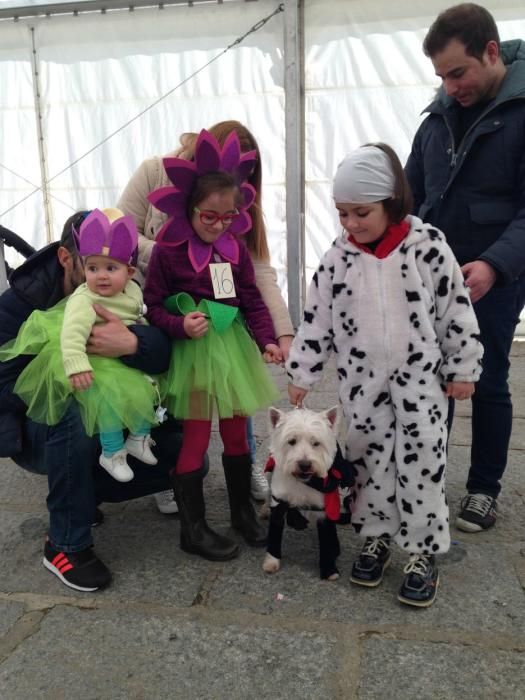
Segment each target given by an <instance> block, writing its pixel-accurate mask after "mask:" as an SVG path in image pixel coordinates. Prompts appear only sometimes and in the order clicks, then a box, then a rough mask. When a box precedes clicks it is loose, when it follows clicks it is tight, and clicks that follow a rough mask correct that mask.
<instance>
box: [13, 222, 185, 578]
mask: <svg viewBox="0 0 525 700" xmlns="http://www.w3.org/2000/svg"><path fill="white" fill-rule="evenodd" d="M86 213H87V212H79V213H78V214H76V215H74V216H73V217H71V218H70V219H69V220H68V222H66V225H65V227H64V235H63V238H62V240H61V242H60V243H52V244H51V245H48V246H47V247H45V248H43V249H42V250H40V251H39V252H37V253H36V254H35V255H33V256H32V257H31V258H29V259H28V260H27V261H26V262H25V263H24V264H23V265H22V266H21V267H19V268H18V269H17V270H15V271H14V273H13V274H12V275H11V278H10V288H9V289H8V290H7V291H6V292H4V294H2V296H1V297H0V345H1V344H3V343H5V342H7V341H8V340H10V339H12V338H14V337H16V335H17V333H18V330H19V328H20V326H21V325H22V323H23V322H24V321H25V320H26V319H27V318H28V316H29V315H30V314H31V312H32V311H34V310H35V309H48V308H50V307H52V306H54V305H55V304H56V303H57V302H58V301H60V299H62V298H63V297H64V296H67V295H68V294H70V293H71V292H72V291H73V289H75V288H76V287H77V286H78V285H79V284H80V283H81V282H83V281H84V273H83V270H82V266H81V264H80V260H79V259H78V257H77V255H76V251H75V247H74V243H73V239H72V237H71V235H70V233H68V232H70V230H71V225H72V224H73V225H75V226H76V228H77V229H78V226H79V225H80V222H81V221H82V219H83V217H84V216H85V214H86ZM97 312H98V313H99V315H100V316H101V317H103V318H105V319H106V323H105V324H102V325H100V326H97V327H95V328H94V329H93V332H92V335H91V336H90V339H89V343H88V351H89V352H90V353H95V354H100V355H105V356H113V357H120V358H121V360H122V361H123V362H125V363H126V364H127V365H129V366H131V367H135V368H137V369H141V370H142V371H144V372H146V373H147V374H158V373H161V372H163V371H165V370H166V368H167V366H168V364H169V357H170V342H169V340H168V339H167V337H166V336H165V335H164V333H163V332H162V331H160V330H159V329H158V328H153V327H151V326H140V325H136V326H125V325H124V324H123V323H122V322H121V321H120V320H119V319H118V318H117V317H116V316H114V315H113V314H111V313H109V312H107V311H105V310H104V309H103V308H102V307H97ZM30 360H31V357H28V356H20V357H18V358H15V359H14V360H11V361H9V362H0V456H2V457H11V459H13V460H14V461H15V462H16V463H17V464H19V465H20V466H22V467H24V468H25V469H28V470H29V471H33V472H36V473H40V474H47V477H48V484H49V495H48V497H47V506H48V510H49V532H48V538H47V541H46V544H45V549H44V566H45V567H46V568H47V569H49V570H50V571H51V572H52V573H54V574H55V575H56V576H58V578H59V579H60V580H61V581H62V582H63V583H65V584H66V585H68V586H70V587H71V588H75V589H76V590H81V591H95V590H97V589H98V588H101V587H102V586H105V585H107V584H108V583H109V582H110V580H111V574H110V572H109V570H108V569H107V567H106V566H105V565H104V564H103V563H102V561H101V560H100V559H99V558H98V557H97V556H96V554H95V552H94V551H93V548H92V544H93V540H92V536H91V527H92V524H93V522H94V521H95V522H96V518H95V513H96V504H97V503H101V502H102V501H109V502H119V501H125V500H128V499H131V498H137V497H139V496H145V495H148V494H152V493H157V492H159V491H163V490H165V489H168V487H169V478H168V472H169V470H170V468H172V467H173V465H174V464H175V463H176V460H177V455H178V451H179V448H180V444H181V436H180V432H179V430H178V428H177V426H176V424H174V422H173V421H168V422H166V423H163V424H162V425H161V426H159V427H157V428H154V429H153V431H152V436H153V438H154V439H155V442H156V447H155V454H156V456H157V457H158V465H157V466H155V467H154V468H153V467H151V466H147V465H145V464H143V463H142V462H139V461H138V460H136V459H134V458H133V457H129V456H128V459H129V461H130V464H131V465H132V468H133V471H134V474H135V476H134V478H133V479H132V481H129V482H127V483H120V482H117V481H115V480H114V479H113V478H111V477H110V476H109V474H108V473H107V472H106V471H105V470H104V469H102V468H101V467H100V466H99V464H98V451H99V440H98V439H97V438H90V437H88V436H87V435H86V433H85V431H84V428H83V425H82V422H81V420H80V416H79V412H78V410H77V408H76V404H73V405H72V407H71V408H70V409H69V410H68V411H67V413H66V415H65V416H64V418H63V420H62V421H61V422H60V423H59V424H58V425H55V426H47V425H42V424H38V423H34V422H33V421H31V420H29V419H27V418H26V414H25V411H26V406H25V404H24V403H23V402H22V401H21V399H19V398H18V396H16V394H14V393H13V388H14V385H15V382H16V379H17V377H18V375H19V374H20V372H21V371H22V370H23V368H24V367H25V366H26V365H27V363H28V362H29V361H30Z"/></svg>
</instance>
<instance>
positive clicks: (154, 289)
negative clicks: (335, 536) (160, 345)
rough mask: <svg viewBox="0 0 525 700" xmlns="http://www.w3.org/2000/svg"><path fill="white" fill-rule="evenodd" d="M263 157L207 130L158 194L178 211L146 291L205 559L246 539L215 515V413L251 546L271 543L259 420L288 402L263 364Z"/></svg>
mask: <svg viewBox="0 0 525 700" xmlns="http://www.w3.org/2000/svg"><path fill="white" fill-rule="evenodd" d="M255 158H256V155H255V153H254V152H253V151H252V152H249V153H246V154H241V150H240V144H239V139H238V137H237V135H236V134H231V136H230V137H229V138H228V139H227V140H226V142H225V144H224V147H223V148H222V149H221V147H220V145H219V144H218V142H217V140H216V139H215V138H214V137H213V136H212V135H211V134H209V133H208V132H206V131H204V130H203V131H202V132H201V134H200V136H199V139H198V141H197V144H196V147H195V160H194V161H192V162H189V161H187V160H184V159H181V158H165V159H164V168H165V169H166V173H167V175H168V177H169V180H170V182H171V183H172V185H175V187H173V186H171V187H163V188H161V189H159V190H156V191H155V192H152V193H151V195H149V199H150V201H151V202H152V204H153V205H154V206H155V207H157V208H158V209H160V210H161V211H164V212H166V213H168V214H169V215H170V218H168V220H167V222H166V223H165V224H164V226H163V227H162V228H161V229H160V231H159V232H158V235H157V239H156V245H155V247H154V249H153V253H152V256H151V259H150V261H149V266H148V273H147V277H146V285H145V291H144V299H145V302H146V304H147V306H148V319H149V320H150V322H151V323H152V324H154V325H156V326H158V327H160V328H162V329H163V330H164V331H165V332H166V333H167V334H168V335H170V336H171V337H172V338H173V340H174V343H173V353H172V362H171V364H170V369H169V372H168V376H167V379H166V384H165V391H164V392H163V393H164V403H165V405H166V407H167V409H168V411H169V412H170V413H171V415H173V416H174V417H175V418H179V419H182V420H183V444H182V448H181V451H180V453H179V457H178V459H177V463H176V466H175V468H174V469H173V471H172V473H171V477H172V483H173V488H174V492H175V500H176V501H177V505H178V508H179V512H180V515H181V547H182V549H184V550H185V551H188V552H192V553H195V554H199V555H201V556H203V557H204V558H206V559H211V560H217V561H220V560H226V559H231V558H233V557H235V556H236V555H237V553H238V548H237V545H236V544H235V543H234V542H233V541H231V540H230V539H228V538H226V537H224V536H222V535H219V534H217V533H216V532H214V531H213V530H212V529H211V528H210V527H209V526H208V524H207V523H206V520H205V516H204V499H203V493H202V473H201V470H200V468H201V466H202V463H203V460H204V456H205V454H206V451H207V449H208V445H209V440H210V434H211V420H212V417H213V414H214V412H215V411H216V412H217V414H218V417H219V431H220V435H221V439H222V441H223V445H224V454H223V460H222V461H223V466H224V472H225V476H226V485H227V488H228V496H229V502H230V513H231V521H232V525H233V527H234V529H236V530H237V531H239V532H240V534H241V535H242V536H243V537H244V539H245V540H246V541H247V542H248V544H250V545H253V546H262V545H264V544H265V541H266V528H265V527H263V525H262V523H261V522H260V521H259V519H258V517H257V514H256V512H255V509H254V507H253V504H252V502H251V498H250V480H251V455H250V452H249V448H248V442H247V437H246V421H247V418H248V416H250V415H252V414H254V413H255V412H256V411H258V410H260V409H262V408H265V407H267V406H269V405H270V404H271V403H272V402H273V401H275V400H276V399H278V398H279V392H278V390H277V388H276V387H275V386H274V384H273V382H272V380H271V378H270V377H269V375H268V372H267V370H266V368H265V366H264V362H263V359H262V357H261V354H264V359H265V360H266V361H267V362H273V363H276V364H280V363H281V362H282V361H283V354H282V351H281V349H280V348H279V346H278V344H277V339H276V337H275V329H274V325H273V323H272V319H271V317H270V314H269V311H268V308H267V306H266V304H265V303H264V301H263V299H262V296H261V293H260V292H259V290H258V288H257V286H256V283H255V275H254V269H253V265H252V262H251V259H250V256H249V253H248V250H247V248H246V245H245V244H244V242H243V241H242V239H241V238H240V237H241V236H242V234H244V233H245V232H246V231H249V230H250V228H251V224H252V222H251V218H250V216H249V213H248V210H249V207H250V206H251V204H252V202H253V200H254V196H255V191H254V188H253V187H252V186H251V185H249V184H247V183H246V182H244V180H245V177H246V175H247V173H249V172H251V170H252V169H253V164H254V162H255Z"/></svg>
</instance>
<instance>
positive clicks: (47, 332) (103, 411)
mask: <svg viewBox="0 0 525 700" xmlns="http://www.w3.org/2000/svg"><path fill="white" fill-rule="evenodd" d="M64 307H65V300H64V301H61V302H59V303H58V304H57V305H56V306H54V307H53V308H51V309H49V310H48V311H34V312H33V313H32V314H31V316H30V317H29V318H28V319H27V321H26V322H25V323H24V324H23V325H22V326H21V328H20V330H19V332H18V335H17V337H16V339H14V340H12V341H10V342H9V343H6V344H5V345H3V346H2V347H1V348H0V360H1V361H6V360H11V359H13V358H15V357H17V356H18V355H36V357H35V358H34V359H33V360H31V362H30V363H29V364H28V365H27V367H26V368H25V369H24V370H23V371H22V373H21V374H20V375H19V377H18V380H17V382H16V384H15V387H14V393H15V394H17V395H18V396H19V397H20V398H21V399H22V401H24V403H26V404H27V415H28V416H29V418H31V419H32V420H34V421H35V422H37V423H46V424H47V425H55V424H56V423H58V422H59V421H60V420H61V418H62V417H63V415H64V413H65V411H66V410H67V408H68V406H69V405H70V404H71V402H72V401H76V402H77V403H78V405H79V408H80V415H81V417H82V421H83V424H84V427H85V429H86V433H87V434H88V435H94V434H95V433H100V432H115V431H117V430H122V428H127V429H128V430H130V432H135V431H137V430H140V429H141V428H143V427H144V425H147V424H150V425H153V424H156V423H158V420H157V418H156V415H155V408H154V406H155V404H157V403H158V402H159V401H158V388H157V386H156V384H153V383H152V381H151V380H150V378H149V377H147V376H146V375H145V374H143V373H142V372H140V371H139V370H137V369H133V368H131V367H127V366H126V365H125V364H123V363H122V362H121V361H120V360H119V359H117V358H112V357H100V356H98V355H89V362H90V364H91V366H92V368H93V383H92V385H91V387H90V388H89V389H87V390H85V391H77V390H75V389H73V388H72V387H71V385H70V383H69V379H68V378H67V376H66V374H65V372H64V366H63V364H62V353H61V350H60V333H61V329H62V321H63V318H64Z"/></svg>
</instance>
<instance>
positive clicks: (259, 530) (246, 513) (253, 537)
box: [222, 454, 268, 547]
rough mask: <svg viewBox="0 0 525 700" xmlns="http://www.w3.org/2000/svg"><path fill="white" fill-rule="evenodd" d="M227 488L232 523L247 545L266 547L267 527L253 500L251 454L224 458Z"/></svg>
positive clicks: (225, 456)
mask: <svg viewBox="0 0 525 700" xmlns="http://www.w3.org/2000/svg"><path fill="white" fill-rule="evenodd" d="M222 464H223V467H224V476H225V478H226V488H227V490H228V499H229V501H230V515H231V523H232V527H233V529H234V530H236V531H237V532H238V533H240V534H241V535H242V536H243V537H244V540H245V542H247V544H249V545H251V546H252V547H264V546H265V544H266V540H267V534H268V533H267V527H266V525H264V524H263V523H262V522H261V520H260V519H259V516H258V515H257V512H256V510H255V508H254V507H253V503H252V499H251V471H252V459H251V456H250V455H249V454H244V455H236V456H228V455H223V456H222Z"/></svg>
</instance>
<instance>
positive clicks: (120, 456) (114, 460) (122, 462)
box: [98, 450, 135, 481]
mask: <svg viewBox="0 0 525 700" xmlns="http://www.w3.org/2000/svg"><path fill="white" fill-rule="evenodd" d="M126 455H127V452H126V450H119V451H118V452H114V453H113V454H112V455H110V456H109V457H106V455H105V454H104V453H102V454H101V455H100V458H99V460H98V461H99V464H100V466H101V467H104V469H105V470H106V471H107V472H108V474H111V476H112V477H113V478H114V479H116V480H117V481H131V479H133V477H134V476H135V475H134V474H133V471H132V470H131V468H130V466H129V464H128V461H127V459H126Z"/></svg>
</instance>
